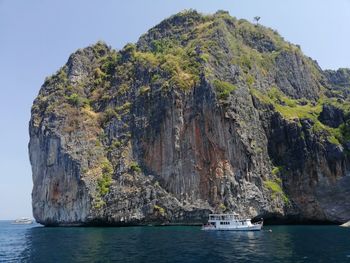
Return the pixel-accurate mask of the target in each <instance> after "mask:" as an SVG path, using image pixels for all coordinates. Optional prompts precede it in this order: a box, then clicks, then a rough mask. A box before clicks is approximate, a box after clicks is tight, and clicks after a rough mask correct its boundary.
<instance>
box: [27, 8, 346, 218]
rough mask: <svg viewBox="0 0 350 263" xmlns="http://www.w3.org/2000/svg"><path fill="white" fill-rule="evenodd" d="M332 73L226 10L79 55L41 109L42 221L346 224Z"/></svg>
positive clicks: (43, 94) (34, 127) (339, 106)
mask: <svg viewBox="0 0 350 263" xmlns="http://www.w3.org/2000/svg"><path fill="white" fill-rule="evenodd" d="M330 74H331V73H327V74H326V73H324V72H323V71H322V70H321V69H320V68H319V67H318V66H317V64H316V63H315V62H314V61H312V60H310V59H309V58H307V57H305V56H304V55H303V54H302V53H301V51H300V49H299V48H298V47H297V46H294V45H292V44H290V43H288V42H285V41H284V40H283V39H282V38H281V37H280V36H279V35H278V34H277V33H276V32H274V31H273V30H271V29H268V28H265V27H263V26H260V25H259V26H255V25H252V24H250V23H249V22H247V21H244V20H237V19H235V18H232V17H230V16H229V15H228V13H226V12H222V11H220V12H218V13H216V14H214V15H208V16H204V15H201V14H198V13H197V12H195V11H186V12H182V13H179V14H177V15H175V16H172V17H170V18H169V19H166V20H164V21H163V22H161V23H160V24H159V25H157V26H156V27H154V28H152V29H150V30H149V31H148V32H147V33H146V34H145V35H143V36H141V38H140V40H139V41H138V42H137V44H136V45H132V44H128V45H127V46H125V47H124V48H123V49H122V50H120V51H118V52H117V51H115V50H113V49H111V48H110V47H108V46H106V45H105V44H104V43H101V42H99V43H97V44H95V45H93V46H90V47H87V48H85V49H81V50H78V51H77V52H76V53H74V54H72V55H71V56H70V58H69V60H68V62H67V64H66V65H65V66H63V67H62V68H61V69H60V70H59V71H58V72H57V73H56V74H54V75H53V76H51V77H49V78H47V79H46V80H45V83H44V84H43V86H42V87H41V89H40V92H39V95H38V97H37V98H36V100H35V101H34V104H33V107H32V117H31V121H30V128H29V130H30V142H29V154H30V160H31V164H32V171H33V182H34V187H33V194H32V197H33V212H34V216H35V218H36V220H37V221H38V222H40V223H42V224H45V225H130V224H150V223H151V224H167V223H186V224H190V223H201V222H204V221H205V220H206V218H207V215H208V213H211V212H237V213H239V214H240V215H241V216H244V217H264V218H265V219H271V220H272V219H273V220H277V221H279V222H282V221H288V222H308V221H321V222H345V221H347V220H348V219H349V218H350V209H349V206H350V200H349V198H347V197H348V194H349V189H350V184H349V180H348V177H349V176H348V171H349V158H348V155H347V153H346V152H347V151H348V148H347V145H349V144H350V143H349V142H350V139H348V134H350V133H349V132H348V131H350V129H348V122H347V116H348V115H347V114H348V111H349V109H350V104H349V107H348V102H347V92H346V89H344V88H343V89H339V88H338V87H337V86H336V85H334V82H332V81H331V78H330V77H329V76H330ZM340 97H341V100H342V101H341V102H342V103H340V102H339V98H340ZM340 112H341V114H340ZM340 115H341V116H340Z"/></svg>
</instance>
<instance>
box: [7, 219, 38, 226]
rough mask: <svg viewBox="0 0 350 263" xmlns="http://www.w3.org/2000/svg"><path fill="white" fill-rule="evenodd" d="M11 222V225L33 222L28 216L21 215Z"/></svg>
mask: <svg viewBox="0 0 350 263" xmlns="http://www.w3.org/2000/svg"><path fill="white" fill-rule="evenodd" d="M11 224H13V225H30V224H33V220H32V219H30V218H29V217H21V218H17V219H16V220H15V221H13V222H12V223H11Z"/></svg>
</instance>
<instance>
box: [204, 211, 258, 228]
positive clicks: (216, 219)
mask: <svg viewBox="0 0 350 263" xmlns="http://www.w3.org/2000/svg"><path fill="white" fill-rule="evenodd" d="M262 226H263V219H261V221H259V222H257V223H252V222H251V219H240V218H238V215H237V214H210V215H209V220H208V223H207V224H206V225H204V226H203V227H202V230H230V231H259V230H261V228H262Z"/></svg>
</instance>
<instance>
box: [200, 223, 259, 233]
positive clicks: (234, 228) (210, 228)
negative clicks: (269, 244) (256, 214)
mask: <svg viewBox="0 0 350 263" xmlns="http://www.w3.org/2000/svg"><path fill="white" fill-rule="evenodd" d="M262 227H263V223H262V222H261V223H257V224H253V225H250V226H227V227H223V226H220V227H213V226H203V227H202V230H204V231H260V230H261V229H262Z"/></svg>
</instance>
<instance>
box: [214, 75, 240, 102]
mask: <svg viewBox="0 0 350 263" xmlns="http://www.w3.org/2000/svg"><path fill="white" fill-rule="evenodd" d="M213 84H214V86H215V90H216V92H217V96H218V98H219V99H221V100H227V99H228V97H229V96H230V94H231V92H232V91H234V90H236V89H237V87H236V86H235V85H233V84H231V83H229V82H226V81H221V80H217V79H216V80H214V82H213Z"/></svg>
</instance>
